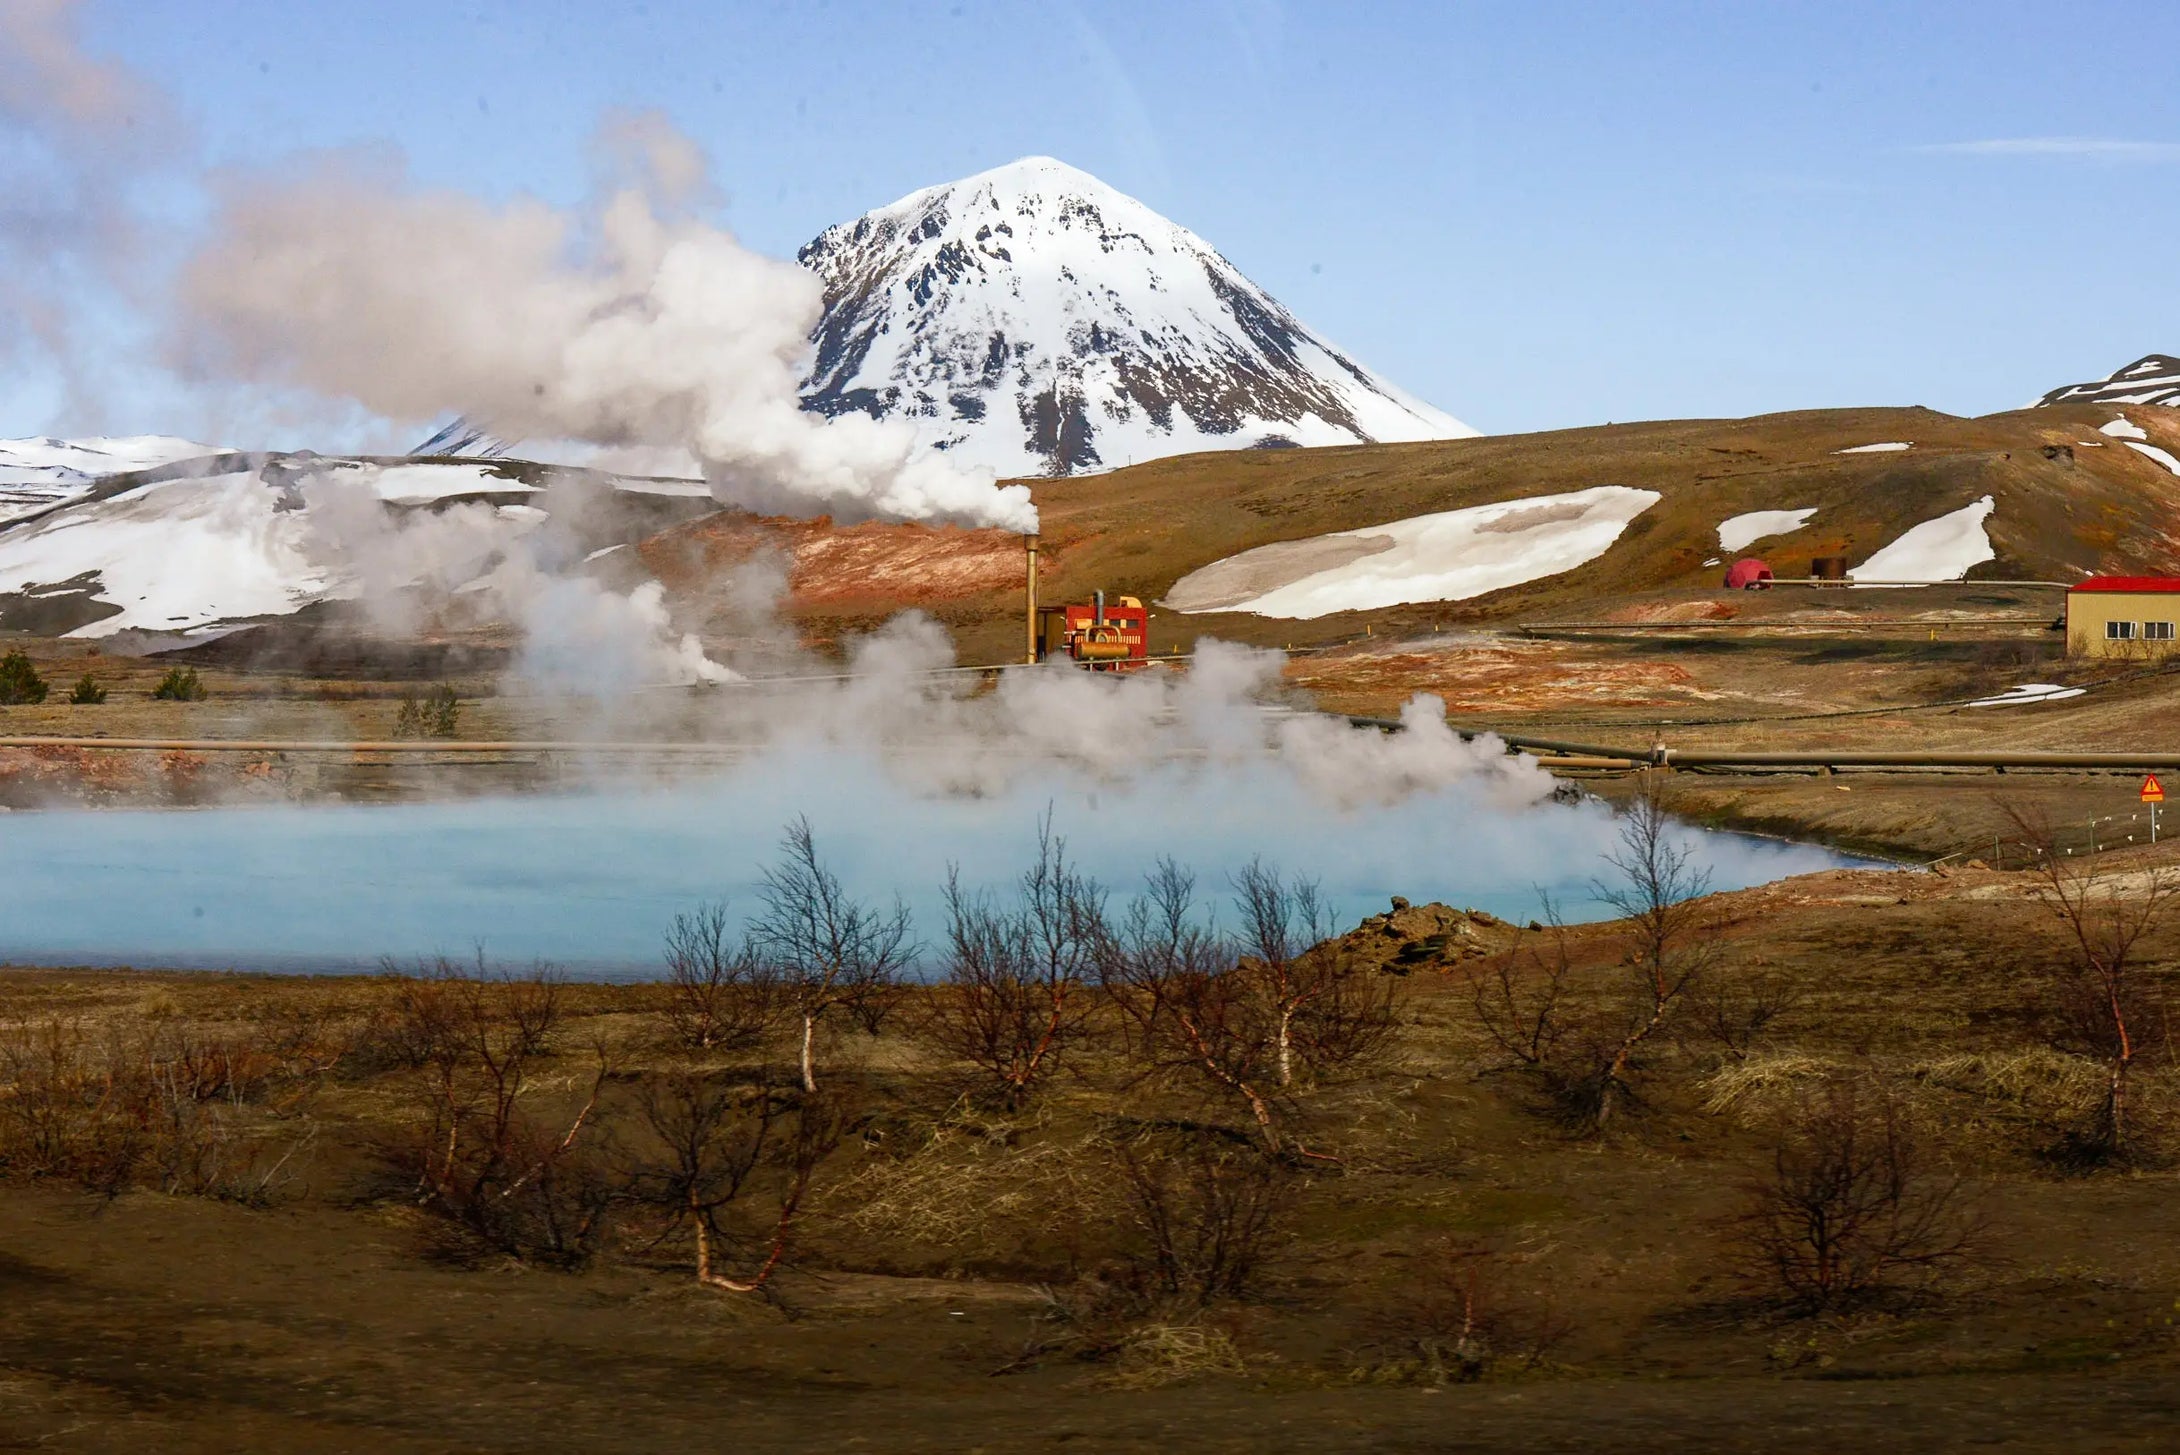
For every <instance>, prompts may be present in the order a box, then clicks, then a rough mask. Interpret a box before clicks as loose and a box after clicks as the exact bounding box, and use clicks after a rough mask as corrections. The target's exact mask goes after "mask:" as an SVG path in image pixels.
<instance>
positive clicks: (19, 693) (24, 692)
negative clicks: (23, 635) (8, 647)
mask: <svg viewBox="0 0 2180 1455" xmlns="http://www.w3.org/2000/svg"><path fill="white" fill-rule="evenodd" d="M43 701H45V679H44V678H43V677H40V676H39V675H38V669H37V668H36V667H33V666H32V665H31V664H30V658H28V657H26V656H24V655H23V654H22V653H21V652H10V653H8V654H7V655H6V656H5V657H0V703H5V704H7V705H8V706H11V707H14V706H23V705H27V704H29V703H33V702H43Z"/></svg>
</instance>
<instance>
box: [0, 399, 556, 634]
mask: <svg viewBox="0 0 2180 1455" xmlns="http://www.w3.org/2000/svg"><path fill="white" fill-rule="evenodd" d="M12 443H13V444H16V445H19V444H21V443H22V442H19V441H18V442H12ZM47 443H49V444H50V443H54V442H47ZM79 443H80V442H79ZM73 448H74V447H73V446H70V445H67V444H60V445H58V446H57V447H56V450H55V453H56V454H58V455H60V456H61V457H64V458H75V457H76V455H75V454H70V453H69V452H70V450H71V449H73ZM191 449H192V450H196V451H200V452H201V447H197V446H192V447H191ZM31 453H34V452H31ZM78 453H81V452H78ZM204 464H205V467H206V468H205V469H204V470H203V471H202V472H194V471H192V470H191V468H190V467H189V466H186V465H185V466H182V467H181V471H182V472H181V473H174V474H171V475H167V476H165V477H163V478H154V479H153V480H151V481H149V482H148V483H139V482H138V480H137V478H136V477H134V476H130V477H129V478H123V479H107V480H104V481H101V480H96V479H94V480H91V481H89V482H86V483H84V484H82V485H81V486H80V487H77V488H76V490H75V498H73V499H67V500H64V501H62V502H61V503H59V504H58V505H55V506H52V507H50V508H47V509H45V510H43V511H42V512H40V513H39V514H38V515H37V518H36V519H34V520H23V521H19V522H18V523H16V524H14V525H13V526H6V527H0V626H7V627H11V628H14V629H20V630H35V631H39V632H41V633H45V632H51V633H56V634H57V633H66V634H68V635H72V636H80V637H102V636H110V635H112V634H113V633H115V632H118V631H122V630H126V629H131V628H134V629H139V630H144V631H152V632H169V631H184V632H186V631H191V630H194V629H197V628H202V627H210V626H216V625H219V624H222V623H229V622H235V621H241V620H247V619H250V618H255V617H265V616H280V615H285V614H287V613H289V612H292V611H295V610H297V609H299V608H301V607H304V606H308V605H311V604H312V603H314V602H318V601H326V600H339V599H344V598H348V597H353V596H354V595H356V594H357V590H358V582H359V579H360V578H359V575H358V572H359V571H361V572H366V573H369V574H371V575H373V576H376V577H384V576H389V575H390V576H393V577H403V576H404V573H406V572H408V571H409V570H410V569H411V568H412V566H413V568H414V570H415V572H416V573H417V574H419V575H421V574H424V573H425V572H426V571H429V570H434V569H437V568H438V567H439V566H440V564H441V563H440V562H437V561H432V560H428V559H425V557H426V555H427V552H426V550H425V547H426V546H431V545H436V544H437V540H438V538H427V537H424V536H402V535H400V534H398V532H399V530H400V526H399V521H400V520H401V519H402V518H403V516H404V514H410V515H413V514H414V513H416V512H419V511H432V510H439V509H443V508H445V507H447V506H450V505H454V504H460V503H464V502H469V503H473V506H474V509H475V510H477V511H480V512H485V513H486V514H485V515H479V516H476V517H474V520H475V521H482V520H485V519H486V518H487V517H489V518H490V519H492V520H498V521H504V522H507V526H508V529H509V530H516V531H519V530H523V529H528V528H530V527H531V526H534V525H535V524H536V522H537V521H538V520H539V519H540V518H542V516H543V512H542V511H539V510H537V509H535V508H533V507H531V506H530V505H528V504H525V503H523V501H524V498H525V497H530V496H533V495H539V496H541V494H542V492H539V491H537V489H536V487H534V486H532V485H528V484H525V483H523V482H522V481H521V480H518V479H514V478H509V477H506V476H502V475H500V474H498V473H496V471H497V469H498V468H499V467H497V466H495V465H494V464H493V463H491V462H487V461H479V462H476V463H474V464H469V463H461V464H456V463H448V464H425V463H415V464H384V463H381V462H377V461H369V460H353V459H329V458H325V457H322V456H317V455H238V454H216V455H214V456H212V457H210V458H207V459H206V460H205V461H204ZM139 467H140V468H148V467H146V466H142V465H141V464H139ZM510 497H513V498H512V499H511V498H510ZM472 534H473V535H489V534H490V532H478V531H474V530H473V531H472ZM491 545H492V542H491V541H490V540H489V539H486V540H485V541H484V546H483V549H482V552H481V554H480V559H482V558H483V557H484V556H488V555H489V554H490V549H491ZM412 553H413V554H414V555H415V557H416V559H415V560H413V561H411V560H409V559H407V558H408V556H409V555H410V554H412ZM394 584H396V585H398V584H400V583H399V582H398V581H397V582H395V583H394Z"/></svg>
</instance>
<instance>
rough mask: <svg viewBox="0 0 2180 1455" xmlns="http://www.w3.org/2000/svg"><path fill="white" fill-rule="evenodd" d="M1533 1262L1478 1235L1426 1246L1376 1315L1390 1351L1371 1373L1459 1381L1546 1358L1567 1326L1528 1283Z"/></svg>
mask: <svg viewBox="0 0 2180 1455" xmlns="http://www.w3.org/2000/svg"><path fill="white" fill-rule="evenodd" d="M1535 1261H1536V1255H1535V1254H1534V1253H1533V1252H1532V1251H1530V1250H1527V1249H1520V1248H1507V1247H1504V1246H1501V1245H1500V1244H1498V1243H1496V1242H1493V1241H1491V1240H1487V1239H1481V1238H1461V1237H1448V1238H1443V1239H1439V1240H1437V1241H1436V1242H1433V1243H1431V1244H1428V1245H1427V1246H1425V1247H1424V1248H1423V1249H1422V1250H1421V1252H1420V1253H1419V1254H1418V1255H1417V1257H1416V1258H1415V1259H1414V1261H1413V1262H1412V1263H1411V1264H1410V1265H1409V1266H1408V1268H1407V1270H1406V1272H1405V1275H1404V1277H1403V1279H1402V1283H1401V1287H1400V1289H1399V1290H1398V1292H1397V1293H1396V1294H1395V1295H1394V1297H1393V1298H1392V1300H1391V1301H1390V1303H1389V1304H1388V1305H1387V1306H1386V1307H1385V1308H1384V1309H1383V1310H1381V1311H1380V1312H1379V1314H1378V1315H1377V1317H1376V1318H1375V1319H1374V1320H1373V1323H1374V1326H1375V1333H1376V1343H1377V1344H1378V1346H1379V1347H1380V1348H1381V1349H1383V1350H1385V1351H1387V1352H1388V1353H1390V1354H1391V1355H1392V1357H1391V1358H1390V1359H1389V1360H1387V1361H1386V1362H1384V1363H1381V1364H1379V1365H1378V1366H1377V1367H1376V1368H1375V1369H1373V1370H1372V1371H1371V1373H1372V1375H1373V1377H1375V1378H1379V1379H1387V1378H1394V1379H1404V1380H1412V1381H1416V1382H1421V1383H1425V1384H1458V1383H1467V1382H1470V1381H1473V1380H1478V1379H1483V1378H1485V1377H1487V1376H1489V1375H1490V1374H1492V1373H1493V1372H1494V1371H1496V1370H1498V1369H1501V1368H1503V1367H1507V1366H1512V1367H1514V1368H1516V1369H1522V1370H1526V1369H1533V1368H1535V1367H1536V1366H1537V1365H1539V1364H1541V1363H1543V1362H1544V1360H1545V1359H1546V1358H1547V1357H1548V1356H1549V1355H1550V1353H1551V1351H1552V1349H1553V1348H1555V1347H1557V1346H1558V1344H1559V1343H1560V1342H1561V1341H1562V1340H1564V1339H1565V1338H1566V1337H1567V1335H1568V1333H1569V1332H1570V1331H1571V1325H1570V1324H1569V1322H1568V1321H1567V1319H1566V1318H1565V1317H1564V1316H1563V1315H1562V1314H1561V1313H1560V1311H1559V1308H1558V1305H1557V1304H1556V1302H1555V1301H1554V1300H1553V1299H1552V1298H1551V1297H1550V1296H1549V1294H1547V1293H1544V1292H1542V1291H1540V1290H1537V1289H1535V1288H1533V1287H1531V1286H1529V1284H1530V1283H1531V1282H1532V1280H1531V1279H1529V1278H1528V1276H1527V1275H1529V1274H1530V1272H1531V1269H1532V1266H1533V1264H1534V1263H1535Z"/></svg>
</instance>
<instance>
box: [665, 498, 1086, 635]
mask: <svg viewBox="0 0 2180 1455" xmlns="http://www.w3.org/2000/svg"><path fill="white" fill-rule="evenodd" d="M638 550H639V551H640V552H641V554H642V557H643V563H644V565H646V566H647V567H649V568H650V569H651V570H652V571H653V572H654V573H655V574H657V576H658V577H659V579H660V580H662V581H664V582H665V583H666V585H667V587H668V589H669V590H671V591H673V592H674V593H675V594H676V595H682V594H684V593H701V592H703V590H704V588H705V586H706V584H707V583H708V582H709V581H710V580H711V579H713V578H715V577H717V576H718V575H720V574H721V573H723V572H725V571H727V570H730V569H732V568H733V567H735V566H738V565H740V564H742V563H743V562H745V561H748V560H750V559H751V558H752V557H755V556H759V555H762V554H766V553H772V554H776V555H778V556H780V557H783V558H784V560H785V562H786V565H787V584H788V591H789V594H790V599H791V604H792V606H793V607H794V608H795V609H797V610H818V611H825V612H851V613H852V612H860V611H887V612H890V611H897V610H901V609H903V608H907V607H917V606H930V605H936V604H939V603H942V602H952V601H959V600H962V599H964V598H966V597H972V596H978V595H982V594H984V593H987V592H994V591H1008V590H1020V589H1021V584H1022V574H1023V560H1022V538H1021V537H1020V536H1019V535H1016V534H1015V533H1013V532H1012V531H1004V530H965V529H962V528H960V527H958V526H936V527H934V526H922V525H887V524H881V523H879V522H876V521H868V522H865V523H863V524H861V525H850V526H839V527H835V526H834V525H833V523H832V521H831V520H829V519H826V518H822V517H821V518H819V519H817V520H778V519H771V518H766V517H760V516H749V515H733V514H720V515H714V516H707V517H705V518H704V519H702V520H696V521H691V522H689V523H688V524H686V525H681V526H676V527H674V528H673V529H672V530H669V531H665V532H663V533H661V534H659V535H656V536H653V537H651V538H650V539H649V540H646V541H644V542H643V543H642V544H641V545H640V546H639V547H638ZM1048 554H1050V553H1048Z"/></svg>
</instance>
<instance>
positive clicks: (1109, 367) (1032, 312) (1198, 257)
mask: <svg viewBox="0 0 2180 1455" xmlns="http://www.w3.org/2000/svg"><path fill="white" fill-rule="evenodd" d="M800 258H801V261H802V263H803V264H804V266H806V267H809V268H811V269H813V270H814V271H815V272H816V273H817V274H818V276H819V277H820V278H822V279H823V280H824V282H825V299H826V308H825V316H824V320H823V322H822V323H821V324H820V325H819V327H818V330H817V332H816V334H815V335H814V336H813V341H814V342H815V344H816V346H817V357H816V360H815V362H814V364H813V366H812V369H811V373H810V377H809V381H808V385H807V387H806V389H805V393H804V400H805V404H806V406H807V407H809V408H812V409H816V410H820V411H822V412H824V413H827V414H844V413H848V412H850V411H858V410H859V411H862V412H864V413H866V414H870V415H873V416H876V417H879V418H901V419H907V420H909V421H911V422H912V423H914V424H915V425H916V426H917V428H918V431H919V433H920V436H921V440H922V443H923V444H924V446H925V447H927V448H930V449H941V450H945V451H947V452H948V453H949V454H950V455H952V456H954V457H956V458H959V459H962V460H965V461H967V462H969V463H971V464H976V465H984V466H988V467H989V468H991V469H993V470H994V471H996V472H997V473H999V474H1000V475H1002V476H1009V475H1049V474H1068V473H1073V472H1078V471H1085V470H1095V469H1101V468H1111V467H1113V466H1118V465H1125V464H1128V463H1130V462H1132V461H1137V460H1145V459H1152V458H1155V457H1158V456H1161V455H1174V454H1183V453H1187V452H1191V451H1196V450H1208V449H1238V448H1247V447H1252V446H1255V447H1265V446H1283V445H1330V444H1355V443H1358V442H1362V441H1368V440H1415V439H1446V438H1459V437H1463V436H1467V435H1473V434H1475V433H1476V431H1475V430H1472V429H1470V428H1469V427H1468V426H1467V425H1464V424H1462V423H1461V422H1460V421H1459V420H1457V419H1454V418H1453V417H1451V416H1450V415H1447V414H1444V413H1442V412H1440V411H1439V410H1437V409H1434V408H1432V407H1431V406H1430V405H1428V404H1425V403H1423V402H1422V401H1421V400H1418V399H1416V398H1414V397H1413V396H1411V395H1408V394H1406V393H1403V392H1402V391H1401V390H1399V389H1397V388H1395V387H1394V386H1393V385H1391V384H1389V383H1387V382H1385V381H1384V380H1382V379H1380V378H1378V377H1377V376H1376V375H1374V374H1372V373H1370V372H1369V371H1368V370H1366V369H1364V368H1363V367H1362V366H1361V365H1360V364H1357V363H1356V362H1355V361H1354V360H1352V359H1350V358H1348V357H1347V356H1346V355H1345V354H1343V353H1341V352H1340V351H1339V350H1338V349H1337V348H1335V347H1333V345H1331V344H1330V343H1328V342H1326V341H1325V340H1324V339H1322V338H1320V337H1318V336H1317V335H1316V334H1314V333H1312V332H1310V330H1309V329H1308V328H1307V327H1305V326H1304V325H1303V324H1302V323H1301V322H1300V321H1299V320H1298V319H1296V318H1295V317H1294V316H1293V315H1292V314H1290V313H1289V312H1287V310H1286V309H1285V308H1282V307H1281V306H1280V305H1279V304H1278V303H1277V302H1276V301H1274V300H1273V299H1272V298H1271V297H1269V296H1268V295H1267V294H1265V293H1264V291H1263V290H1262V289H1260V288H1258V287H1257V286H1256V285H1255V284H1253V283H1251V282H1250V281H1249V280H1248V279H1247V278H1245V277H1243V276H1242V275H1241V274H1240V272H1238V271H1237V270H1236V269H1235V267H1234V265H1233V264H1231V263H1229V262H1228V261H1227V260H1226V259H1225V258H1223V257H1221V256H1220V255H1219V254H1218V252H1217V251H1216V250H1214V249H1213V248H1212V247H1211V245H1210V244H1208V243H1206V242H1205V241H1204V240H1203V239H1202V238H1199V237H1197V236H1196V235H1195V234H1194V233H1192V232H1190V231H1188V229H1186V228H1184V227H1180V226H1177V225H1176V224H1174V223H1171V222H1168V221H1167V220H1166V219H1165V218H1163V217H1161V216H1159V215H1158V214H1157V213H1155V212H1153V211H1152V210H1151V209H1150V208H1148V207H1146V206H1144V205H1143V204H1142V203H1140V202H1137V201H1136V200H1135V199H1133V198H1131V197H1127V196H1124V195H1123V194H1121V193H1119V192H1117V191H1115V190H1113V189H1112V188H1111V187H1108V186H1106V185H1105V184H1104V183H1102V182H1100V181H1098V180H1097V179H1096V178H1095V177H1092V176H1089V175H1088V174H1086V173H1083V172H1080V171H1077V170H1076V169H1075V168H1073V167H1070V166H1067V165H1066V164H1064V163H1062V162H1057V161H1054V160H1052V159H1051V158H1049V157H1028V158H1025V159H1023V160H1021V161H1018V162H1014V163H1012V164H1010V165H1008V166H1004V167H999V168H996V169H994V170H992V171H989V172H984V173H980V174H979V175H977V176H974V177H970V178H967V179H965V180H963V181H960V182H955V183H951V184H949V185H946V186H940V187H928V188H925V189H924V190H923V191H920V192H913V193H910V194H909V195H908V196H906V197H904V198H902V199H901V200H900V201H898V202H896V203H894V204H892V205H891V206H889V207H881V208H879V209H878V210H876V211H874V212H870V213H867V214H865V215H864V216H862V217H860V218H857V219H856V220H855V221H853V222H847V223H842V224H840V225H839V226H837V227H831V228H828V229H826V230H825V231H824V232H823V233H820V234H819V235H818V236H817V237H816V238H815V239H814V240H813V241H812V242H811V243H810V244H809V245H808V246H806V247H804V248H803V249H802V251H801V253H800Z"/></svg>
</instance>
